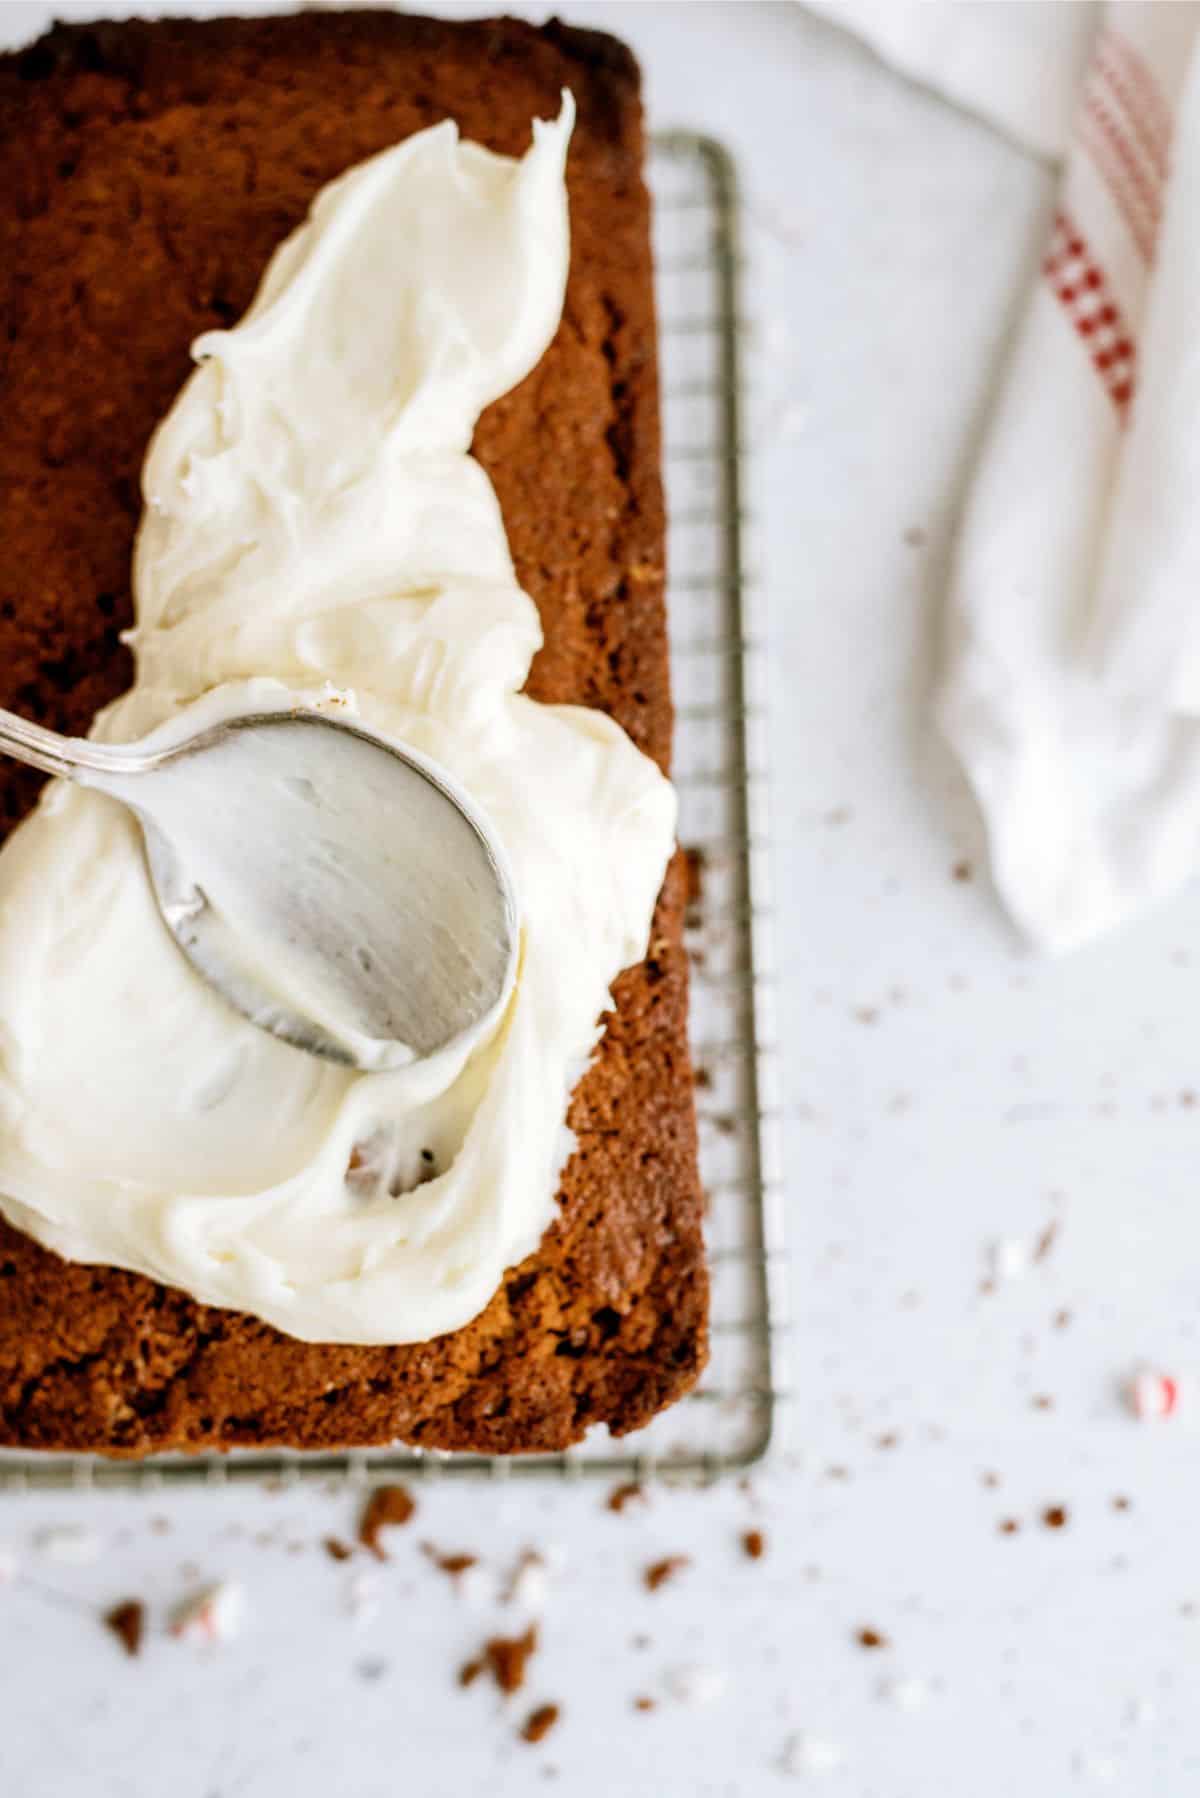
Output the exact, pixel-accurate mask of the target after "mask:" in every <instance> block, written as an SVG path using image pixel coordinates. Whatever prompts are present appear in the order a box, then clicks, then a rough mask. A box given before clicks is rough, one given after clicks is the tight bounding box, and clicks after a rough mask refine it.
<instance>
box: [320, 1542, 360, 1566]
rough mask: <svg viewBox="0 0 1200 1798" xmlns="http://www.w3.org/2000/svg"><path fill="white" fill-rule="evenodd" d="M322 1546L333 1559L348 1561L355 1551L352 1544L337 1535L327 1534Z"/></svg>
mask: <svg viewBox="0 0 1200 1798" xmlns="http://www.w3.org/2000/svg"><path fill="white" fill-rule="evenodd" d="M321 1546H322V1547H323V1548H324V1550H325V1553H326V1554H327V1555H328V1556H329V1558H330V1560H331V1561H348V1560H349V1559H350V1557H351V1555H352V1554H353V1553H354V1550H353V1549H352V1548H351V1547H350V1544H349V1543H348V1542H343V1541H341V1540H340V1539H339V1538H338V1537H337V1536H326V1538H325V1540H324V1542H323V1543H322V1544H321Z"/></svg>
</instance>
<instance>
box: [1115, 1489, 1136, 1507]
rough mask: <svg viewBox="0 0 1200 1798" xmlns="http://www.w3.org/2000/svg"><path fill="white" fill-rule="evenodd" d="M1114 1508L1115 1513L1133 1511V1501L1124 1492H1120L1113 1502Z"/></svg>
mask: <svg viewBox="0 0 1200 1798" xmlns="http://www.w3.org/2000/svg"><path fill="white" fill-rule="evenodd" d="M1112 1508H1113V1510H1114V1511H1132V1509H1133V1500H1132V1499H1131V1498H1126V1497H1125V1494H1124V1493H1123V1492H1118V1493H1117V1494H1116V1496H1115V1497H1114V1499H1113V1501H1112Z"/></svg>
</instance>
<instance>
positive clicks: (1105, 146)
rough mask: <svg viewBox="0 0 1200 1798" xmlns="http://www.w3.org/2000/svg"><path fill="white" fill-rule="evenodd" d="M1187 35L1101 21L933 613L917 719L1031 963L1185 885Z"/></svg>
mask: <svg viewBox="0 0 1200 1798" xmlns="http://www.w3.org/2000/svg"><path fill="white" fill-rule="evenodd" d="M1198 24H1200V9H1198V8H1197V7H1196V6H1194V5H1192V4H1179V5H1175V6H1158V5H1153V4H1122V5H1111V6H1108V7H1106V8H1105V10H1104V15H1103V19H1102V24H1101V30H1100V33H1099V35H1098V36H1097V38H1096V41H1095V44H1094V46H1093V52H1092V57H1091V61H1090V65H1089V69H1088V73H1087V76H1086V78H1085V81H1084V85H1083V89H1082V91H1081V94H1080V100H1079V105H1078V108H1077V114H1076V125H1075V130H1074V135H1073V138H1072V143H1071V147H1070V151H1069V155H1068V161H1067V166H1066V170H1065V173H1064V176H1063V180H1062V186H1061V191H1060V195H1059V203H1058V210H1057V214H1056V217H1055V221H1054V226H1053V232H1052V237H1051V242H1050V245H1049V247H1048V250H1047V254H1046V256H1045V259H1044V262H1043V264H1042V268H1041V271H1040V274H1039V277H1038V281H1037V285H1036V288H1035V291H1034V293H1033V295H1032V297H1031V300H1030V303H1029V307H1028V311H1027V314H1026V317H1025V320H1024V323H1023V327H1022V330H1021V333H1020V336H1019V340H1018V343H1017V346H1016V350H1015V354H1014V356H1013V360H1012V364H1011V367H1010V368H1009V370H1008V373H1007V377H1006V381H1005V385H1004V389H1003V391H1002V394H1001V397H1000V402H999V405H998V407H997V410H996V414H995V417H994V418H993V420H992V424H991V431H990V437H989V440H988V442H987V444H986V446H985V450H984V454H983V457H982V459H981V462H980V466H979V468H978V470H977V473H976V476H975V480H974V485H973V490H972V493H971V496H970V500H969V503H968V506H967V509H966V513H965V516H964V519H963V523H962V530H961V537H960V543H959V547H958V554H957V561H956V569H955V574H954V579H953V584H952V590H951V595H950V629H949V651H948V657H947V665H946V670H945V678H944V684H943V688H942V692H941V694H940V699H939V716H940V720H941V723H942V726H943V728H944V730H945V732H946V735H947V736H948V738H949V740H950V742H951V744H952V745H953V747H954V749H955V750H956V752H957V754H958V755H959V757H960V759H961V761H962V763H963V766H964V767H965V769H966V772H967V774H968V776H969V778H970V780H971V783H972V785H973V787H974V789H975V792H976V794H977V795H978V798H979V802H980V805H981V807H982V809H983V813H984V816H985V820H986V824H987V829H988V835H989V840H990V845H991V855H992V867H993V873H994V876H995V880H996V884H997V887H998V889H999V891H1000V894H1001V896H1002V898H1003V899H1004V901H1005V903H1006V905H1007V906H1008V908H1009V910H1010V911H1011V913H1012V915H1013V917H1014V918H1015V919H1016V921H1017V922H1018V924H1019V925H1020V926H1021V927H1022V928H1023V930H1024V931H1025V932H1026V933H1027V935H1028V936H1029V937H1030V938H1031V939H1032V940H1033V941H1034V942H1035V943H1036V944H1038V945H1039V946H1041V947H1043V948H1047V949H1052V950H1058V949H1068V948H1071V947H1073V946H1075V945H1076V944H1079V943H1082V942H1085V941H1087V940H1089V939H1091V938H1093V937H1095V936H1097V935H1099V934H1100V933H1102V932H1103V931H1105V930H1107V929H1109V928H1111V927H1112V926H1114V925H1117V924H1119V923H1121V922H1123V921H1124V920H1125V919H1127V918H1129V917H1130V916H1132V915H1133V914H1135V913H1136V912H1138V911H1139V910H1141V909H1142V908H1143V907H1144V906H1146V905H1147V904H1148V903H1150V902H1151V901H1153V900H1156V899H1159V898H1162V897H1164V896H1166V895H1167V894H1169V893H1171V892H1173V891H1175V890H1176V889H1178V888H1179V887H1180V886H1181V885H1182V884H1183V883H1184V882H1185V881H1186V880H1187V879H1188V878H1189V876H1190V875H1191V874H1192V873H1193V872H1194V871H1195V869H1196V866H1197V863H1198V862H1200V721H1198V720H1197V718H1196V716H1195V715H1194V714H1195V713H1196V711H1197V709H1198V708H1197V701H1198V699H1200V336H1198V334H1197V326H1198V325H1200V204H1198V202H1200V63H1198V59H1197V58H1196V56H1195V53H1194V52H1195V45H1196V41H1197V26H1198Z"/></svg>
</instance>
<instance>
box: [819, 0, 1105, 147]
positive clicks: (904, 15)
mask: <svg viewBox="0 0 1200 1798" xmlns="http://www.w3.org/2000/svg"><path fill="white" fill-rule="evenodd" d="M809 10H810V11H812V12H816V13H820V14H821V16H822V17H823V18H826V19H828V20H829V22H830V24H832V25H838V26H840V27H842V29H843V30H845V31H851V32H853V33H854V35H855V37H860V38H862V39H863V40H864V42H866V43H868V44H870V46H871V48H872V49H873V50H874V51H875V52H876V54H877V55H878V56H881V57H882V58H883V60H884V61H885V62H889V63H891V64H892V65H893V66H894V67H895V68H897V69H899V70H900V71H901V72H902V73H903V74H905V75H908V76H910V77H911V78H912V79H913V80H914V81H919V82H922V83H923V84H924V85H925V86H927V87H932V88H934V89H935V90H936V91H937V92H938V93H940V94H943V95H944V96H945V97H946V98H947V99H949V100H953V101H954V103H955V104H956V105H957V106H963V107H966V108H967V110H968V111H970V112H976V113H978V114H979V115H980V116H981V117H982V118H985V119H987V120H988V122H989V123H990V124H992V125H995V126H997V127H998V128H999V129H1000V130H1001V131H1003V132H1005V133H1006V135H1007V136H1009V137H1012V138H1014V139H1015V140H1016V142H1017V143H1019V144H1024V145H1025V146H1026V147H1027V148H1028V149H1031V150H1035V151H1037V152H1038V153H1039V154H1040V155H1043V156H1061V154H1062V153H1063V151H1064V150H1065V149H1066V146H1067V143H1068V141H1069V138H1070V133H1071V120H1072V117H1073V115H1074V111H1075V99H1076V96H1077V94H1078V92H1079V83H1080V81H1081V79H1082V77H1083V71H1084V66H1085V62H1086V58H1087V54H1088V46H1089V43H1090V40H1091V37H1092V34H1093V32H1094V30H1095V23H1096V13H1097V11H1098V7H1097V6H1096V5H1095V4H1094V3H1093V0H1072V4H1070V5H1067V4H1065V0H1005V4H1004V5H1003V6H1001V5H998V4H997V0H809Z"/></svg>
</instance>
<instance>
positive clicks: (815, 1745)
mask: <svg viewBox="0 0 1200 1798" xmlns="http://www.w3.org/2000/svg"><path fill="white" fill-rule="evenodd" d="M845 1758H846V1757H845V1755H844V1754H843V1753H842V1750H841V1749H840V1748H839V1746H838V1744H837V1743H836V1742H830V1741H828V1740H827V1739H826V1738H825V1737H824V1736H814V1735H813V1734H812V1733H811V1732H810V1731H809V1730H807V1729H798V1730H797V1731H796V1733H795V1735H792V1736H789V1737H788V1739H787V1741H786V1742H785V1743H784V1745H783V1753H782V1754H781V1755H780V1757H779V1771H780V1772H781V1773H784V1774H786V1775H787V1776H788V1777H789V1778H791V1779H810V1778H820V1777H821V1775H822V1774H825V1773H836V1772H837V1771H838V1768H839V1767H840V1766H841V1765H842V1763H843V1761H844V1760H845Z"/></svg>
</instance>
